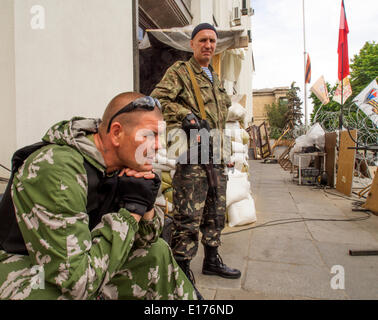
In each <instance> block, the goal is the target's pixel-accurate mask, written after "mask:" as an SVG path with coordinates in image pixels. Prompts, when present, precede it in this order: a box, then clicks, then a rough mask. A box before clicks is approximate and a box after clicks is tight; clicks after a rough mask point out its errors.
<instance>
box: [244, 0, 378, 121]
mask: <svg viewBox="0 0 378 320" xmlns="http://www.w3.org/2000/svg"><path fill="white" fill-rule="evenodd" d="M304 1H305V2H304V3H305V30H306V51H307V52H308V53H309V54H310V59H311V71H312V76H311V83H310V84H308V85H307V92H310V91H309V90H310V87H311V86H312V85H313V84H314V82H315V81H316V80H317V79H318V78H319V77H320V76H321V75H324V78H325V80H326V81H327V82H329V83H330V84H335V83H336V81H337V68H338V55H337V44H338V37H339V24H340V10H341V0H304ZM302 3H303V1H302V0H251V5H252V7H253V8H254V10H255V15H254V16H253V17H252V45H253V54H254V59H255V67H256V71H255V75H254V78H253V88H254V89H262V88H271V87H279V86H290V84H291V82H292V81H295V82H296V85H297V86H299V87H300V89H301V97H302V100H303V87H304V80H303V78H304V54H303V52H304V44H303V6H302ZM344 4H345V10H346V16H347V21H348V26H349V34H348V49H349V59H352V58H353V56H354V55H355V54H358V52H359V51H360V49H361V48H362V46H363V45H364V43H365V42H366V41H370V42H371V41H373V40H374V41H376V42H378V1H377V0H344ZM308 95H309V93H308ZM302 106H303V108H304V104H303V105H302ZM311 112H312V105H311V102H310V100H308V115H309V119H310V114H311Z"/></svg>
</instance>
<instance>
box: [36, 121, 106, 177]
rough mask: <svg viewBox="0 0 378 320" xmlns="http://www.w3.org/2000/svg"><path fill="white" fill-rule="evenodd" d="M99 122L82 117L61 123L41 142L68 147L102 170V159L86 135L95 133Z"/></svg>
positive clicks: (50, 130)
mask: <svg viewBox="0 0 378 320" xmlns="http://www.w3.org/2000/svg"><path fill="white" fill-rule="evenodd" d="M100 122H101V120H100V119H87V118H82V117H74V118H72V119H71V120H69V121H61V122H58V123H57V124H55V125H54V126H52V127H51V128H50V129H49V130H48V131H47V133H46V134H45V136H44V137H43V138H42V140H43V141H46V142H49V143H53V144H57V145H68V146H70V147H72V148H74V149H76V150H77V151H78V152H80V153H81V154H82V155H83V157H84V158H85V159H86V160H87V161H88V162H90V163H91V164H93V165H94V166H95V167H97V168H98V169H100V170H103V169H104V168H105V161H104V158H103V157H102V155H101V153H100V152H99V151H98V150H97V148H96V145H95V144H94V142H93V141H92V140H91V139H89V138H88V135H90V134H94V133H97V131H98V126H99V124H100ZM99 165H100V166H99Z"/></svg>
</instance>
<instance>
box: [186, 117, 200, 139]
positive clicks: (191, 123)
mask: <svg viewBox="0 0 378 320" xmlns="http://www.w3.org/2000/svg"><path fill="white" fill-rule="evenodd" d="M182 129H183V130H184V131H185V133H186V135H187V137H188V138H190V130H192V129H196V130H198V131H199V130H200V129H201V125H200V122H199V121H198V119H197V117H196V116H195V115H194V113H189V114H188V115H187V116H186V117H185V118H184V120H183V121H182Z"/></svg>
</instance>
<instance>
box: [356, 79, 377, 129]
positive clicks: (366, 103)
mask: <svg viewBox="0 0 378 320" xmlns="http://www.w3.org/2000/svg"><path fill="white" fill-rule="evenodd" d="M353 102H354V103H355V104H356V105H357V106H358V107H359V108H360V109H361V110H362V111H363V112H364V113H365V114H366V115H367V116H368V117H369V118H370V119H371V121H373V122H374V124H375V125H376V127H378V85H377V81H376V80H375V79H374V80H373V81H372V82H371V83H370V84H369V85H368V86H367V87H366V88H365V89H364V90H362V91H361V92H360V94H359V95H358V96H357V97H355V98H354V100H353Z"/></svg>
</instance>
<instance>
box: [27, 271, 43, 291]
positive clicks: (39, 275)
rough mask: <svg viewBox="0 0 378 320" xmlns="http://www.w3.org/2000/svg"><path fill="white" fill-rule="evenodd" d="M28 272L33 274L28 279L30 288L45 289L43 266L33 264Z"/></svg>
mask: <svg viewBox="0 0 378 320" xmlns="http://www.w3.org/2000/svg"><path fill="white" fill-rule="evenodd" d="M30 273H31V274H32V275H33V277H32V278H31V280H30V282H31V287H32V289H34V290H36V289H45V269H44V268H43V266H40V265H35V266H33V267H32V268H31V270H30Z"/></svg>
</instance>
